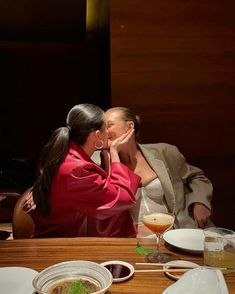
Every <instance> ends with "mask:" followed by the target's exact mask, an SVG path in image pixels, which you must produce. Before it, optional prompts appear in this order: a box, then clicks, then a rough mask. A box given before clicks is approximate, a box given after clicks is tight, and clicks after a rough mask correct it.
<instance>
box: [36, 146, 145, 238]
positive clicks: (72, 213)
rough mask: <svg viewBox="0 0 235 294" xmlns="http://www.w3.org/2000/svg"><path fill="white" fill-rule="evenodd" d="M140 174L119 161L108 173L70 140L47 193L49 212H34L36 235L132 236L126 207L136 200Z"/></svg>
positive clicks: (130, 222)
mask: <svg viewBox="0 0 235 294" xmlns="http://www.w3.org/2000/svg"><path fill="white" fill-rule="evenodd" d="M139 182H140V177H139V176H137V175H136V174H135V173H133V172H132V171H131V170H129V169H128V168H127V167H126V166H125V165H123V164H122V163H119V162H114V163H111V168H110V174H109V175H108V174H107V173H106V172H105V171H104V170H103V169H102V168H100V167H99V166H98V165H97V164H95V163H94V162H93V161H92V160H91V159H90V158H89V157H88V155H87V154H86V153H85V152H84V150H83V149H82V148H80V147H78V146H77V145H76V144H75V143H74V142H72V141H71V142H70V144H69V151H68V154H67V156H66V158H65V160H64V161H63V162H62V164H61V165H60V167H59V169H58V171H57V173H56V175H55V176H54V179H53V181H52V188H51V194H50V215H49V216H43V215H42V214H41V213H40V212H39V211H38V210H36V211H35V214H34V216H33V217H34V221H35V224H36V228H35V237H83V236H88V237H132V236H135V234H136V228H135V225H134V224H133V221H132V218H131V216H130V213H129V211H128V209H129V208H130V207H131V206H132V205H134V204H135V203H136V200H135V193H136V191H137V188H138V185H139Z"/></svg>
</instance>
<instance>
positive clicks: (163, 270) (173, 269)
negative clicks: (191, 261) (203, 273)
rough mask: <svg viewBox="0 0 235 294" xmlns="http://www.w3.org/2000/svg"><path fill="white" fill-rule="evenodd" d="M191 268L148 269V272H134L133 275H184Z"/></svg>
mask: <svg viewBox="0 0 235 294" xmlns="http://www.w3.org/2000/svg"><path fill="white" fill-rule="evenodd" d="M190 269H191V268H177V269H176V268H163V269H150V270H135V273H150V272H154V273H164V272H168V273H169V272H174V273H179V272H181V273H185V272H187V271H189V270H190Z"/></svg>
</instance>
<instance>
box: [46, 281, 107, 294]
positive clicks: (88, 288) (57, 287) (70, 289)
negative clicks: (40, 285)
mask: <svg viewBox="0 0 235 294" xmlns="http://www.w3.org/2000/svg"><path fill="white" fill-rule="evenodd" d="M99 290H101V288H100V286H99V285H97V283H96V284H95V283H94V282H91V281H89V280H84V279H65V280H62V281H59V282H58V283H56V284H54V285H52V286H51V287H50V288H49V289H48V294H91V293H94V292H97V291H99Z"/></svg>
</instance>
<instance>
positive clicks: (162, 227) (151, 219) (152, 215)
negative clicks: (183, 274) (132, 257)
mask: <svg viewBox="0 0 235 294" xmlns="http://www.w3.org/2000/svg"><path fill="white" fill-rule="evenodd" d="M174 220H175V217H174V214H172V213H162V212H149V213H145V214H143V216H142V221H143V224H144V225H145V226H146V227H147V228H148V229H150V230H151V231H152V232H153V233H155V234H156V238H157V250H156V252H155V251H154V252H151V253H149V254H148V255H147V259H148V261H149V262H153V263H154V262H156V263H166V262H168V261H170V260H172V259H173V258H172V254H170V253H160V251H159V247H160V241H161V237H162V235H163V233H165V232H166V231H167V230H169V229H171V228H172V227H173V225H174Z"/></svg>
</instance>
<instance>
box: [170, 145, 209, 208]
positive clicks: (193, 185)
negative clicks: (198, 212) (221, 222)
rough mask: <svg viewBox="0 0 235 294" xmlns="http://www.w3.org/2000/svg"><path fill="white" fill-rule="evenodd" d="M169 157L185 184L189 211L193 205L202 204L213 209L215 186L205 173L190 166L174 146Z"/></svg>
mask: <svg viewBox="0 0 235 294" xmlns="http://www.w3.org/2000/svg"><path fill="white" fill-rule="evenodd" d="M168 156H169V157H171V158H172V160H173V161H174V164H175V168H176V169H177V171H178V173H179V176H180V177H181V179H182V181H183V183H184V187H185V202H186V207H188V209H189V208H190V206H191V204H193V203H195V202H200V203H202V204H204V205H205V206H207V207H208V208H209V209H211V200H212V194H213V186H212V183H211V182H210V180H209V179H208V178H207V177H206V176H205V174H204V172H203V171H202V170H201V169H200V168H198V167H195V166H192V165H190V164H188V163H187V162H186V159H185V157H184V156H183V155H182V154H181V152H180V151H179V150H178V148H177V147H176V146H172V148H171V151H170V154H168Z"/></svg>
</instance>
